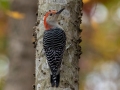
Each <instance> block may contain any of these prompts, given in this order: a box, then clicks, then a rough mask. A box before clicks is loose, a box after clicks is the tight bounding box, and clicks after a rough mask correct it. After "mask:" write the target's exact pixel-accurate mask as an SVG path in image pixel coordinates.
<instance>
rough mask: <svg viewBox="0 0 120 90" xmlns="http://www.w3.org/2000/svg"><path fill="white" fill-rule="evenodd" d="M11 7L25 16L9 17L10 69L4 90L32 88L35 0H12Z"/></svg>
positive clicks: (29, 89) (30, 89) (27, 89)
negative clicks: (19, 17)
mask: <svg viewBox="0 0 120 90" xmlns="http://www.w3.org/2000/svg"><path fill="white" fill-rule="evenodd" d="M11 8H12V10H13V11H17V12H20V13H24V14H25V18H24V19H20V20H19V19H18V20H17V19H14V18H9V24H10V28H9V33H8V39H9V42H8V55H9V59H10V70H9V74H8V79H7V81H6V84H5V88H4V90H33V89H32V85H33V83H34V77H33V73H34V71H35V70H34V67H35V63H34V57H35V56H34V49H33V45H32V41H31V40H32V26H33V25H34V22H35V20H36V16H35V13H36V11H37V0H13V2H12V4H11Z"/></svg>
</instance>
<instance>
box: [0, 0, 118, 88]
mask: <svg viewBox="0 0 120 90" xmlns="http://www.w3.org/2000/svg"><path fill="white" fill-rule="evenodd" d="M83 2H84V7H83V17H82V25H81V28H82V29H83V31H82V33H81V37H82V43H81V44H80V45H81V46H82V52H83V54H82V55H81V59H80V62H79V66H80V90H120V75H119V74H120V48H119V47H120V35H119V34H120V1H119V0H83ZM36 11H37V0H29V1H28V0H0V90H32V86H31V85H32V84H33V83H34V78H33V73H34V69H35V66H34V63H35V61H34V58H35V54H34V48H33V45H32V32H33V31H32V27H33V26H34V24H35V22H36V16H35V13H36ZM9 67H10V68H9ZM5 81H6V82H5Z"/></svg>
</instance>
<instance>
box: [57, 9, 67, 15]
mask: <svg viewBox="0 0 120 90" xmlns="http://www.w3.org/2000/svg"><path fill="white" fill-rule="evenodd" d="M64 9H65V8H63V9H61V10H59V11H58V12H57V13H56V14H60V13H61V12H62V11H63V10H64Z"/></svg>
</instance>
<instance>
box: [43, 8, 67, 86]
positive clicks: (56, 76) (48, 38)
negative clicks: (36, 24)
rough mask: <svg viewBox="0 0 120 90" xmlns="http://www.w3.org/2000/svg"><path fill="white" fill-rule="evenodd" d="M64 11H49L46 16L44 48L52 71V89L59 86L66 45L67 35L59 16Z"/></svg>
mask: <svg viewBox="0 0 120 90" xmlns="http://www.w3.org/2000/svg"><path fill="white" fill-rule="evenodd" d="M63 10H64V8H63V9H61V10H60V11H58V12H57V11H55V10H49V12H47V13H46V14H45V16H44V26H45V29H46V30H45V32H44V36H43V47H44V50H45V54H46V58H47V62H48V65H49V67H50V70H51V75H50V76H51V77H50V82H51V85H52V87H54V86H56V87H58V86H59V82H60V67H61V62H62V58H63V52H64V49H65V45H66V35H65V32H64V31H63V30H62V28H61V27H60V25H59V24H58V16H59V14H60V13H61V12H62V11H63Z"/></svg>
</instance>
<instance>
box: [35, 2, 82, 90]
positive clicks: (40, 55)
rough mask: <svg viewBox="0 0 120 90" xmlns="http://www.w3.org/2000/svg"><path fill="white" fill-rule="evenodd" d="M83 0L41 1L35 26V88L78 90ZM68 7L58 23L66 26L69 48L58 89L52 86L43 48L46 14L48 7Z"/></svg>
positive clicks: (65, 55)
mask: <svg viewBox="0 0 120 90" xmlns="http://www.w3.org/2000/svg"><path fill="white" fill-rule="evenodd" d="M82 5H83V3H82V0H39V2H38V17H37V22H36V26H34V27H33V29H34V32H33V34H34V36H35V45H36V68H35V69H36V71H35V77H36V80H35V90H78V89H79V66H78V62H79V58H80V54H81V47H80V46H79V44H80V42H81V38H80V33H81V31H82V30H81V29H80V28H79V27H80V23H81V17H82V13H81V11H82ZM63 7H65V10H64V11H63V12H62V13H61V16H60V17H59V23H60V25H61V26H62V27H63V29H64V31H65V33H66V36H67V42H66V50H65V52H64V56H63V61H62V67H61V74H60V76H61V79H60V85H59V87H58V88H56V87H51V83H50V69H49V67H48V64H47V63H46V57H45V54H44V50H43V33H44V30H45V28H44V25H43V17H44V14H45V13H46V12H47V11H49V10H60V9H61V8H63Z"/></svg>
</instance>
